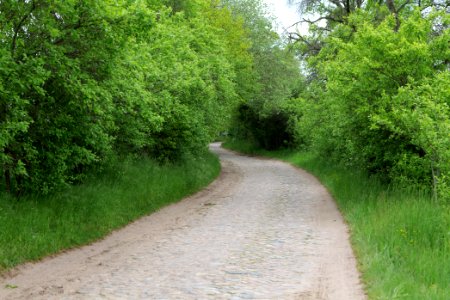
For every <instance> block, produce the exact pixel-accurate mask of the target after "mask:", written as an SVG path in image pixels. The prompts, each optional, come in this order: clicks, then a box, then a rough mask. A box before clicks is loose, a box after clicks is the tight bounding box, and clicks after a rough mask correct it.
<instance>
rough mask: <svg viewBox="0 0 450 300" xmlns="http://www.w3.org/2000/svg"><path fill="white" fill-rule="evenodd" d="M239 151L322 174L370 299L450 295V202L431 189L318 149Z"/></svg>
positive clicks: (239, 148) (240, 147)
mask: <svg viewBox="0 0 450 300" xmlns="http://www.w3.org/2000/svg"><path fill="white" fill-rule="evenodd" d="M225 146H226V147H228V148H231V149H233V150H236V151H242V152H246V153H251V154H258V155H265V156H270V157H273V158H278V159H282V160H285V161H288V162H290V163H292V164H294V165H296V166H299V167H301V168H303V169H306V170H307V171H309V172H311V173H312V174H314V175H315V176H317V177H318V178H319V179H320V181H321V182H322V183H323V184H324V185H325V186H326V187H327V188H328V190H329V191H330V193H331V194H332V195H333V197H334V198H335V199H336V202H337V204H338V206H339V208H340V211H341V212H342V214H343V215H344V218H345V220H346V221H347V223H348V224H349V227H350V231H351V241H352V244H353V248H354V250H355V253H356V256H357V259H358V264H359V269H360V270H361V272H362V276H363V281H364V283H365V286H366V291H367V293H368V295H369V298H370V299H408V300H409V299H417V300H419V299H420V300H423V299H442V300H444V299H445V300H448V299H450V206H449V205H448V204H442V203H436V202H434V201H433V200H432V197H431V195H430V194H429V193H427V192H424V191H420V190H418V189H415V188H414V187H411V188H396V187H392V186H386V185H383V184H381V183H380V182H379V181H377V180H376V179H373V178H368V177H367V176H366V175H365V174H363V173H362V172H358V171H354V170H348V169H346V168H344V167H342V166H338V165H333V164H332V163H330V162H329V161H327V160H326V159H325V158H319V157H317V156H315V155H314V154H312V153H308V152H296V151H292V150H290V151H289V150H285V151H277V152H267V151H261V150H257V149H256V148H254V147H252V146H251V145H248V144H245V143H239V142H234V143H230V142H227V143H226V145H225Z"/></svg>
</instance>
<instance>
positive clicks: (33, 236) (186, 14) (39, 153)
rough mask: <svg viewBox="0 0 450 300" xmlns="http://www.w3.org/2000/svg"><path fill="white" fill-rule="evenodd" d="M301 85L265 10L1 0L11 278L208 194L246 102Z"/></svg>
mask: <svg viewBox="0 0 450 300" xmlns="http://www.w3.org/2000/svg"><path fill="white" fill-rule="evenodd" d="M278 75H282V76H279V77H277V76H278ZM289 76H291V77H292V79H290V78H289ZM299 76H300V74H299V72H298V69H297V62H296V61H295V59H294V54H293V53H291V52H289V51H287V50H286V48H285V47H284V46H283V44H282V43H281V41H280V38H279V36H278V35H277V34H276V33H275V32H274V31H273V29H272V23H271V21H270V20H269V19H268V18H267V17H266V11H265V9H264V6H263V4H262V2H261V1H253V0H223V1H218V0H217V1H210V0H175V1H173V0H131V1H130V0H105V1H97V0H83V1H81V0H80V1H78V0H77V1H54V0H30V1H17V0H5V1H0V226H1V230H0V269H9V268H11V267H12V266H15V265H17V264H19V263H22V262H25V261H28V260H35V259H39V258H41V257H43V256H45V255H48V254H51V253H57V252H59V251H61V250H63V249H68V248H72V247H75V246H78V245H82V244H85V243H89V242H92V241H94V240H95V239H98V238H101V237H103V236H104V235H105V234H107V233H109V232H111V230H114V229H116V228H119V227H120V226H123V225H125V224H127V223H129V222H131V221H132V220H134V219H136V218H138V217H140V216H142V215H145V214H148V213H151V212H153V211H155V210H157V209H158V208H160V207H161V206H163V205H165V204H168V203H171V202H173V201H176V200H179V199H181V198H182V197H183V196H186V195H189V194H191V193H193V192H194V191H196V190H198V189H200V188H201V187H203V186H205V185H206V184H207V183H209V182H210V181H211V180H212V179H213V178H214V177H215V176H217V175H218V172H219V164H218V161H217V158H215V157H213V156H211V155H210V154H208V148H207V147H208V144H209V143H210V142H211V141H213V140H214V139H215V138H217V136H218V135H219V134H220V133H223V132H225V131H226V130H227V128H228V127H229V126H230V123H231V122H232V119H233V117H232V116H233V115H234V114H235V112H236V110H237V109H238V107H239V106H240V105H241V104H242V103H246V101H256V99H257V100H258V101H261V100H262V99H271V101H275V100H276V99H278V98H283V97H279V96H280V95H281V96H282V95H284V94H285V93H286V91H290V89H288V88H283V89H279V88H278V87H280V86H283V85H285V84H286V83H288V84H291V82H294V81H295V80H296V79H297V78H298V77H299ZM268 83H273V84H274V87H271V85H269V84H268ZM269 102H270V101H269Z"/></svg>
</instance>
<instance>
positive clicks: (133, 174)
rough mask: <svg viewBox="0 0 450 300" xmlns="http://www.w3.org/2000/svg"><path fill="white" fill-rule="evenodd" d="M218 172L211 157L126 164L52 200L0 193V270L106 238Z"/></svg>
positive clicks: (215, 175) (49, 198) (194, 189)
mask: <svg viewBox="0 0 450 300" xmlns="http://www.w3.org/2000/svg"><path fill="white" fill-rule="evenodd" d="M219 171H220V164H219V161H218V159H217V157H216V156H215V155H213V154H211V153H208V154H205V155H204V156H203V157H201V158H198V159H188V160H186V161H185V162H183V163H180V164H172V165H164V166H160V165H158V164H157V163H155V162H153V161H151V160H141V161H139V162H131V161H125V162H121V163H117V164H116V165H115V166H113V167H111V169H110V170H109V171H105V172H103V173H102V174H101V175H99V176H97V177H96V178H94V176H92V177H93V178H91V179H90V180H88V182H87V183H85V184H83V185H79V186H73V187H70V188H68V189H67V190H65V191H64V192H59V193H56V194H54V195H51V196H47V197H43V196H39V197H38V196H27V197H26V198H22V199H20V200H19V201H18V200H17V199H12V198H10V197H8V196H7V195H5V194H3V195H0V224H1V230H0V271H1V270H3V271H4V270H7V269H9V268H11V267H13V266H16V265H18V264H20V263H23V262H26V261H31V260H37V259H40V258H42V257H44V256H46V255H49V254H53V253H57V252H59V251H61V250H63V249H69V248H73V247H76V246H80V245H84V244H87V243H89V242H92V241H95V240H97V239H99V238H102V237H104V236H105V235H107V234H108V233H110V232H111V231H112V230H114V229H117V228H120V227H122V226H124V225H126V224H128V223H130V222H131V221H133V220H135V219H137V218H139V217H141V216H144V215H147V214H149V213H151V212H154V211H156V210H158V209H159V208H161V207H163V206H165V205H167V204H169V203H172V202H175V201H177V200H180V199H181V198H183V197H185V196H187V195H189V194H192V193H194V192H196V191H198V190H199V189H200V188H202V187H204V186H206V185H207V184H208V183H210V182H211V181H212V180H213V179H214V178H216V177H217V175H218V174H219Z"/></svg>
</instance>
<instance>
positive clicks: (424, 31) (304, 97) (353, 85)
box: [291, 1, 450, 200]
mask: <svg viewBox="0 0 450 300" xmlns="http://www.w3.org/2000/svg"><path fill="white" fill-rule="evenodd" d="M335 2H336V3H337V4H336V3H335ZM308 3H309V2H308ZM311 3H312V4H314V3H315V5H316V4H317V5H319V4H320V3H321V1H313V2H311ZM332 3H335V4H334V5H333V4H332ZM339 3H341V2H340V1H332V2H331V3H328V4H329V5H330V6H328V9H326V10H324V11H320V10H319V6H317V7H315V6H311V7H309V9H310V11H315V12H318V13H322V16H323V17H322V18H321V19H322V20H327V22H326V23H325V25H323V24H322V25H320V24H319V23H320V22H319V23H317V24H316V23H314V22H311V21H310V22H311V23H314V25H313V26H311V27H310V30H311V34H310V35H309V36H300V35H297V38H296V42H295V43H294V45H295V47H296V49H297V50H298V51H299V53H300V54H302V55H303V57H305V58H306V61H307V63H308V72H309V75H308V85H307V87H306V89H305V90H304V91H303V92H302V94H301V96H300V97H299V99H297V100H296V101H295V103H296V104H295V106H296V107H297V108H298V109H297V111H296V113H294V114H292V115H291V120H293V122H295V124H296V125H295V128H296V129H295V134H296V135H297V138H296V140H297V141H299V142H301V143H302V145H303V147H307V148H309V149H311V150H313V151H315V152H316V153H318V154H320V155H322V156H323V157H327V158H331V159H334V160H335V161H338V162H342V163H344V164H345V165H347V166H350V167H356V168H359V169H364V170H366V171H368V172H369V173H370V174H375V175H377V176H379V177H380V178H382V179H383V180H384V181H386V182H391V183H395V184H399V185H405V184H406V185H411V184H413V185H419V186H421V187H426V188H430V190H433V191H434V195H435V198H439V199H442V200H444V199H448V198H449V197H450V196H449V195H450V190H449V187H450V185H449V183H450V47H449V41H450V27H449V25H450V18H449V14H448V12H449V11H448V7H447V8H445V7H444V6H440V5H437V4H434V5H433V3H425V2H424V3H422V4H420V3H414V2H409V1H404V2H401V1H400V2H395V3H394V4H395V7H392V6H391V7H390V5H394V4H393V3H390V1H386V2H380V3H378V4H375V3H372V2H370V1H369V2H364V1H363V2H358V3H359V4H358V3H357V4H358V5H354V6H351V9H349V10H348V11H347V10H346V11H345V14H340V15H339V18H338V17H337V16H338V15H337V12H338V11H339V7H340V6H339V5H338V4H339ZM342 3H343V2H342ZM346 3H347V4H349V3H353V2H346ZM355 3H356V2H355ZM420 5H422V6H420ZM302 7H303V8H304V9H308V7H307V6H302ZM314 7H315V8H314ZM322 8H323V7H322ZM446 10H447V11H446ZM394 11H395V13H394ZM294 36H295V35H291V37H294Z"/></svg>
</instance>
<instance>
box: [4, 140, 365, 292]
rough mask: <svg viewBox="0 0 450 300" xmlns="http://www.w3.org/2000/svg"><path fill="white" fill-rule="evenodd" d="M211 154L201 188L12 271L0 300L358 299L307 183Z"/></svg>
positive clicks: (342, 251)
mask: <svg viewBox="0 0 450 300" xmlns="http://www.w3.org/2000/svg"><path fill="white" fill-rule="evenodd" d="M212 149H213V151H215V152H217V153H219V155H220V157H221V160H222V164H223V172H222V175H221V176H220V178H219V179H218V180H217V181H216V182H214V183H213V184H212V185H211V186H209V187H208V188H207V189H206V190H204V191H202V192H200V193H199V194H197V195H195V196H193V197H190V198H187V199H185V200H183V201H182V202H180V203H178V204H175V205H171V206H169V207H166V208H164V209H162V210H160V211H159V212H157V213H155V214H153V215H151V216H148V217H145V218H142V219H140V220H139V221H137V222H135V223H133V224H131V225H130V226H128V227H126V228H124V229H122V230H119V231H117V232H114V233H113V234H112V235H110V236H109V237H107V238H106V239H104V240H103V241H100V242H97V243H95V244H92V245H90V246H87V247H83V248H80V249H76V250H72V251H69V252H67V253H64V254H61V255H59V256H57V257H53V258H48V259H45V260H43V261H42V262H39V263H36V264H26V265H24V266H21V267H19V268H17V269H15V270H13V271H12V275H11V276H10V277H8V278H1V279H0V299H333V300H338V299H345V300H350V299H365V295H364V292H363V291H362V287H361V284H360V282H359V278H358V276H359V275H358V272H357V270H356V267H355V265H356V263H355V259H354V257H353V253H352V250H351V248H350V244H349V241H348V233H347V228H346V226H345V225H344V223H343V221H342V218H341V216H340V215H339V213H338V211H337V209H336V207H335V204H334V203H333V201H332V200H331V198H330V196H329V195H328V193H327V191H326V190H325V189H324V188H323V187H322V186H321V185H320V184H319V183H318V181H317V180H316V179H315V178H313V177H312V176H311V175H309V174H307V173H305V172H303V171H301V170H298V169H295V168H294V167H292V166H289V165H287V164H285V163H282V162H278V161H274V160H266V159H257V158H249V157H244V156H239V155H236V154H233V153H231V152H229V151H225V150H223V149H220V148H219V145H218V144H214V145H213V146H212ZM149 196H150V195H149ZM7 285H8V288H7V287H6V286H7ZM11 287H15V288H11Z"/></svg>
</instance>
